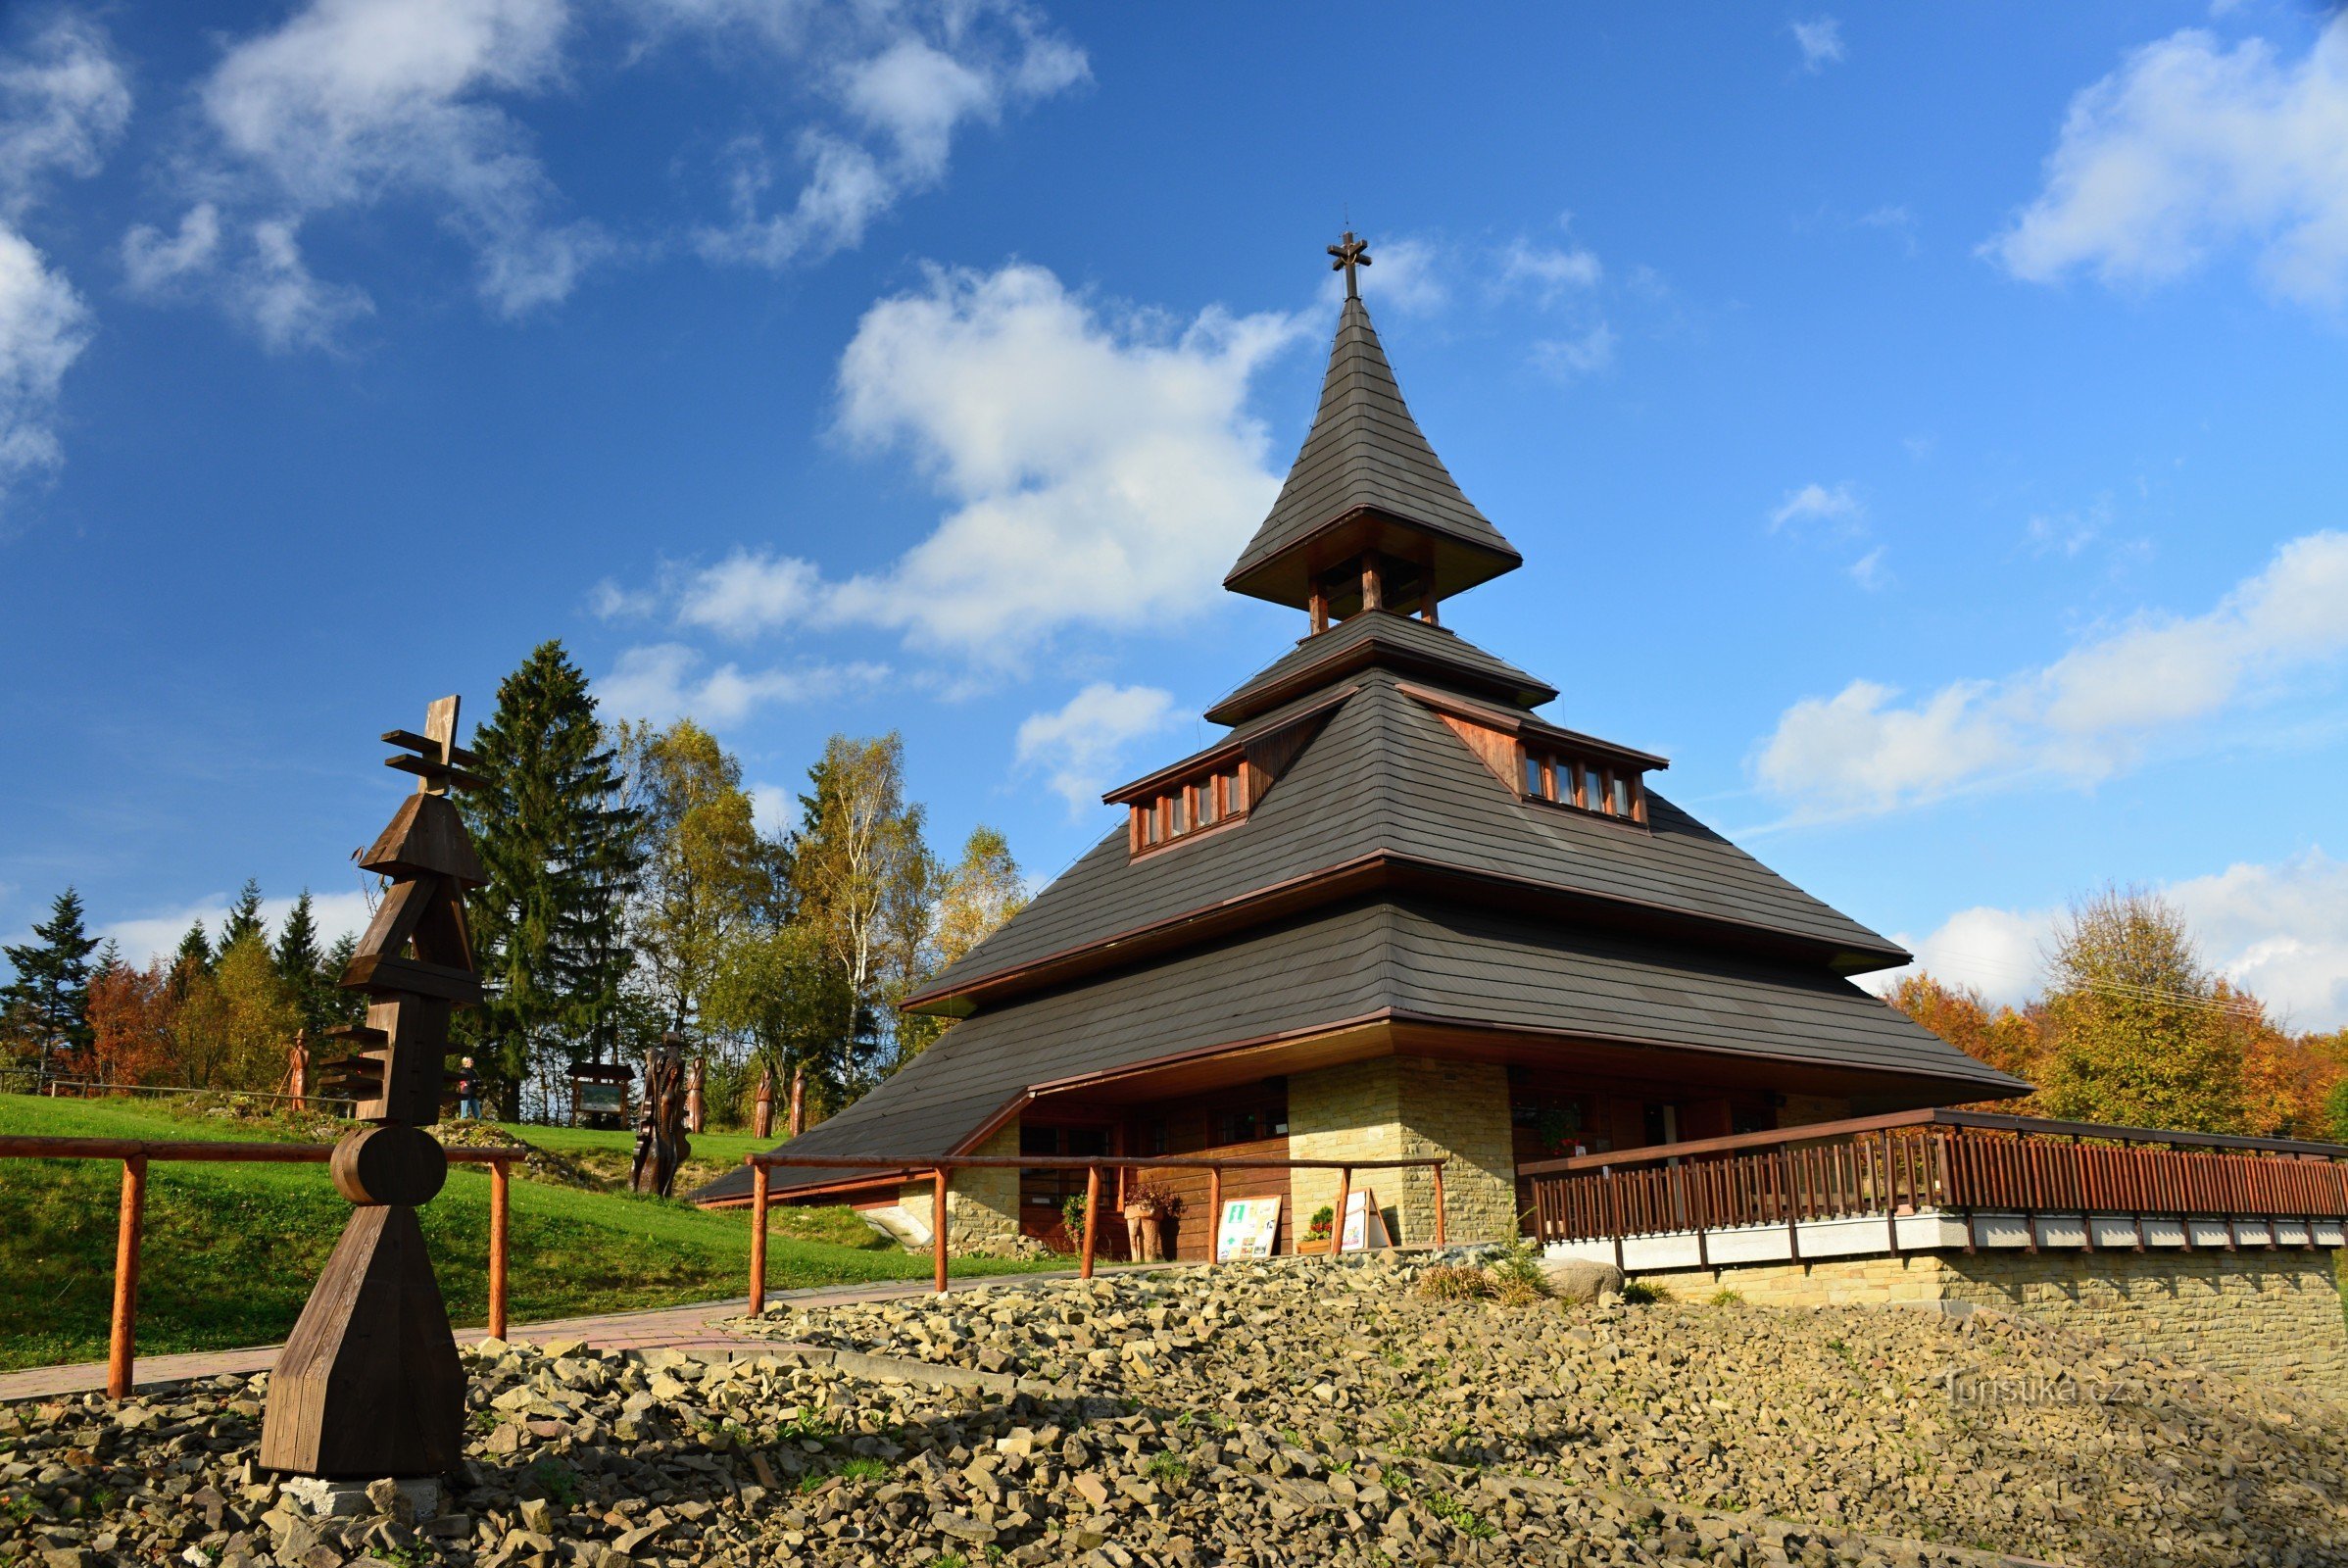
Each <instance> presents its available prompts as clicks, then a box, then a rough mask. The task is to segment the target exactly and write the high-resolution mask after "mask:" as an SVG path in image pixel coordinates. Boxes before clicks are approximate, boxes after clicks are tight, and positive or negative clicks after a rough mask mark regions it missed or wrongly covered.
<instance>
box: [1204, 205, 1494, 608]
mask: <svg viewBox="0 0 2348 1568" xmlns="http://www.w3.org/2000/svg"><path fill="white" fill-rule="evenodd" d="M1329 254H1330V256H1331V257H1332V258H1333V260H1332V261H1331V263H1330V266H1331V268H1332V270H1342V271H1343V272H1344V273H1345V308H1344V310H1343V311H1342V312H1341V313H1340V315H1339V317H1338V322H1337V341H1336V343H1335V344H1334V345H1333V346H1332V348H1331V349H1330V353H1329V371H1328V374H1327V375H1326V376H1324V377H1323V379H1322V381H1321V406H1320V411H1319V412H1318V413H1317V414H1316V415H1315V416H1314V417H1313V423H1312V429H1311V431H1310V432H1309V433H1308V434H1307V435H1306V436H1305V438H1304V445H1303V448H1302V449H1301V450H1300V451H1298V452H1297V454H1296V465H1295V466H1293V467H1291V468H1290V469H1289V475H1288V481H1287V483H1285V484H1283V485H1282V486H1281V487H1280V498H1279V500H1277V501H1275V502H1274V503H1273V504H1272V510H1271V512H1270V513H1269V514H1268V515H1266V516H1265V517H1264V520H1263V524H1262V526H1260V527H1258V528H1257V529H1256V530H1255V537H1254V538H1253V539H1251V540H1250V541H1248V544H1247V549H1246V550H1245V551H1243V552H1242V553H1241V555H1240V559H1239V562H1238V564H1235V565H1234V566H1233V567H1232V568H1231V572H1230V574H1229V575H1228V576H1226V577H1225V578H1224V579H1223V586H1224V587H1226V588H1228V589H1230V590H1231V591H1232V592H1234V593H1242V594H1247V595H1250V596H1252V597H1254V598H1257V599H1268V600H1270V601H1272V602H1273V603H1274V604H1279V605H1293V606H1295V607H1296V608H1297V609H1299V610H1309V611H1311V612H1312V614H1313V629H1314V630H1315V631H1318V630H1320V629H1322V627H1323V626H1325V625H1326V624H1328V622H1329V620H1330V619H1331V618H1332V617H1336V618H1343V617H1344V616H1345V615H1347V614H1350V613H1354V612H1356V611H1359V610H1362V609H1373V610H1381V609H1382V610H1394V611H1400V612H1403V613H1410V612H1412V611H1416V612H1418V613H1421V614H1422V615H1424V616H1425V617H1426V618H1427V619H1429V620H1432V619H1434V618H1435V606H1436V604H1437V603H1438V602H1439V601H1441V600H1443V599H1447V598H1449V597H1450V596H1451V595H1453V594H1456V593H1459V592H1461V591H1462V590H1464V589H1468V588H1473V587H1474V586H1475V585H1476V584H1478V583H1480V582H1484V581H1487V580H1488V579H1490V578H1492V577H1496V576H1498V575H1499V574H1500V573H1502V572H1504V571H1513V570H1515V569H1516V567H1517V566H1519V565H1521V564H1523V562H1524V558H1523V557H1522V556H1520V555H1518V554H1517V551H1516V547H1515V546H1513V545H1511V544H1510V543H1509V542H1508V541H1507V540H1506V539H1504V538H1502V537H1501V536H1500V531H1499V530H1498V529H1497V528H1494V527H1493V526H1492V523H1491V521H1490V520H1489V519H1488V518H1486V517H1485V515H1484V514H1483V513H1481V512H1479V511H1477V510H1476V506H1475V503H1473V502H1471V501H1470V500H1468V498H1467V497H1466V496H1465V495H1464V494H1462V493H1461V492H1460V489H1459V485H1458V483H1457V481H1455V480H1453V479H1452V477H1451V473H1450V470H1449V469H1447V468H1445V467H1444V466H1443V460H1442V459H1441V458H1438V457H1437V456H1436V455H1435V449H1434V448H1433V447H1432V446H1430V445H1429V444H1428V442H1427V438H1426V436H1425V435H1423V434H1421V433H1420V431H1419V426H1418V421H1417V420H1416V419H1414V418H1412V417H1411V415H1410V410H1409V408H1408V406H1406V405H1405V404H1404V403H1403V401H1402V389H1401V387H1400V386H1399V385H1397V384H1396V383H1395V381H1394V369H1393V368H1392V367H1391V366H1389V365H1388V364H1387V362H1386V350H1385V348H1384V346H1382V345H1381V344H1380V343H1379V341H1378V330H1377V328H1376V327H1374V326H1372V325H1371V324H1370V312H1369V307H1368V306H1366V305H1364V304H1363V303H1362V302H1361V296H1360V293H1359V291H1358V287H1357V279H1356V275H1355V272H1356V269H1358V268H1362V267H1367V266H1369V265H1370V256H1369V248H1368V246H1367V245H1365V244H1364V243H1363V242H1362V241H1361V240H1359V239H1357V238H1356V237H1355V236H1354V235H1353V234H1352V232H1351V231H1349V230H1348V231H1347V232H1346V234H1345V239H1344V240H1343V241H1342V242H1341V243H1339V244H1336V245H1332V246H1330V247H1329Z"/></svg>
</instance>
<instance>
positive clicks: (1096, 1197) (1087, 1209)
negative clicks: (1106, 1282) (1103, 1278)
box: [1076, 1165, 1101, 1280]
mask: <svg viewBox="0 0 2348 1568" xmlns="http://www.w3.org/2000/svg"><path fill="white" fill-rule="evenodd" d="M1100 1244H1101V1167H1100V1166H1098V1165H1087V1166H1086V1167H1085V1168H1084V1261H1083V1262H1082V1263H1080V1264H1078V1265H1077V1269H1076V1277H1077V1278H1078V1279H1080V1280H1089V1279H1091V1278H1092V1277H1093V1250H1094V1249H1095V1248H1096V1247H1098V1246H1099V1245H1100Z"/></svg>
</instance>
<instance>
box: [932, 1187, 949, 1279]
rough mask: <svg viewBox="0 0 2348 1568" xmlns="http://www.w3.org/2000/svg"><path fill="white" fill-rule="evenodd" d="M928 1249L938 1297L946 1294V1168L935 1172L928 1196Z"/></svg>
mask: <svg viewBox="0 0 2348 1568" xmlns="http://www.w3.org/2000/svg"><path fill="white" fill-rule="evenodd" d="M929 1248H930V1265H931V1269H930V1271H931V1273H932V1275H934V1276H935V1285H936V1288H937V1292H938V1294H939V1295H940V1296H944V1295H945V1294H946V1167H945V1166H943V1165H941V1166H939V1167H938V1171H937V1184H936V1185H935V1186H934V1187H932V1188H931V1189H930V1195H929Z"/></svg>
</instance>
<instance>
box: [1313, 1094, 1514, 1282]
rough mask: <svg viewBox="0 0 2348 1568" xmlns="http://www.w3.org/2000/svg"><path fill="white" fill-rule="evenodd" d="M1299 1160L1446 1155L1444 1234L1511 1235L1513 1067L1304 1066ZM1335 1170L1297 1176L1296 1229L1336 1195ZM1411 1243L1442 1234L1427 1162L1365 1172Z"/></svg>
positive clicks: (1359, 1180)
mask: <svg viewBox="0 0 2348 1568" xmlns="http://www.w3.org/2000/svg"><path fill="white" fill-rule="evenodd" d="M1288 1125H1289V1156H1290V1157H1291V1158H1292V1159H1404V1158H1413V1157H1416V1156H1420V1155H1430V1154H1448V1155H1449V1156H1450V1162H1449V1164H1447V1165H1446V1166H1444V1168H1443V1214H1444V1221H1443V1225H1444V1239H1445V1240H1447V1241H1452V1242H1477V1241H1505V1240H1506V1239H1508V1238H1509V1237H1511V1236H1514V1235H1515V1234H1516V1160H1515V1155H1514V1153H1513V1152H1512V1150H1511V1148H1510V1143H1509V1129H1508V1078H1507V1073H1506V1070H1505V1069H1503V1068H1501V1067H1497V1066H1492V1065H1489V1064H1486V1063H1481V1062H1452V1061H1435V1060H1428V1059H1423V1058H1420V1057H1416V1056H1381V1057H1379V1058H1377V1059H1375V1060H1372V1061H1355V1062H1347V1063H1346V1064H1345V1065H1344V1066H1342V1067H1324V1068H1322V1069H1320V1070H1319V1071H1317V1072H1304V1073H1297V1074H1296V1075H1294V1076H1293V1077H1291V1078H1290V1079H1289V1087H1288ZM1337 1180H1338V1173H1337V1172H1336V1171H1333V1170H1299V1171H1297V1172H1296V1173H1295V1175H1294V1177H1293V1179H1292V1185H1291V1188H1290V1191H1291V1193H1292V1195H1293V1200H1294V1203H1295V1209H1296V1219H1297V1223H1298V1226H1299V1228H1301V1226H1302V1225H1303V1224H1304V1223H1306V1222H1308V1221H1309V1220H1310V1219H1311V1217H1312V1214H1313V1211H1314V1210H1315V1209H1318V1208H1321V1207H1324V1206H1327V1205H1329V1204H1333V1203H1335V1202H1336V1201H1337ZM1354 1183H1355V1185H1356V1186H1365V1185H1366V1186H1368V1187H1369V1188H1370V1189H1371V1190H1372V1191H1373V1192H1375V1193H1376V1194H1377V1196H1378V1203H1379V1206H1380V1207H1381V1208H1383V1209H1385V1210H1386V1211H1387V1212H1388V1217H1389V1222H1390V1223H1392V1224H1393V1225H1394V1227H1395V1229H1396V1234H1395V1238H1394V1239H1395V1240H1396V1241H1398V1242H1404V1243H1422V1242H1432V1241H1433V1240H1434V1239H1435V1180H1434V1177H1433V1175H1432V1174H1431V1173H1430V1172H1428V1171H1426V1170H1410V1171H1393V1170H1386V1171H1362V1172H1358V1173H1356V1174H1355V1177H1354Z"/></svg>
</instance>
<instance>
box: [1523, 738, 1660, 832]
mask: <svg viewBox="0 0 2348 1568" xmlns="http://www.w3.org/2000/svg"><path fill="white" fill-rule="evenodd" d="M1524 755H1525V795H1526V797H1527V798H1528V799H1531V800H1541V801H1554V802H1556V803H1557V804H1558V805H1559V806H1570V807H1573V808H1575V809H1577V810H1584V811H1594V812H1596V813H1597V814H1598V815H1600V816H1619V817H1621V818H1623V819H1624V820H1626V821H1633V822H1644V821H1645V820H1646V808H1645V803H1644V802H1643V801H1642V799H1641V798H1640V784H1639V775H1638V774H1637V773H1636V772H1617V771H1615V770H1614V769H1612V768H1608V767H1604V766H1601V765H1600V764H1598V763H1596V762H1585V761H1582V760H1578V759H1575V758H1571V757H1553V756H1550V755H1548V754H1546V753H1542V752H1537V751H1534V750H1532V749H1531V748H1530V747H1528V748H1526V751H1525V754H1524Z"/></svg>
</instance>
